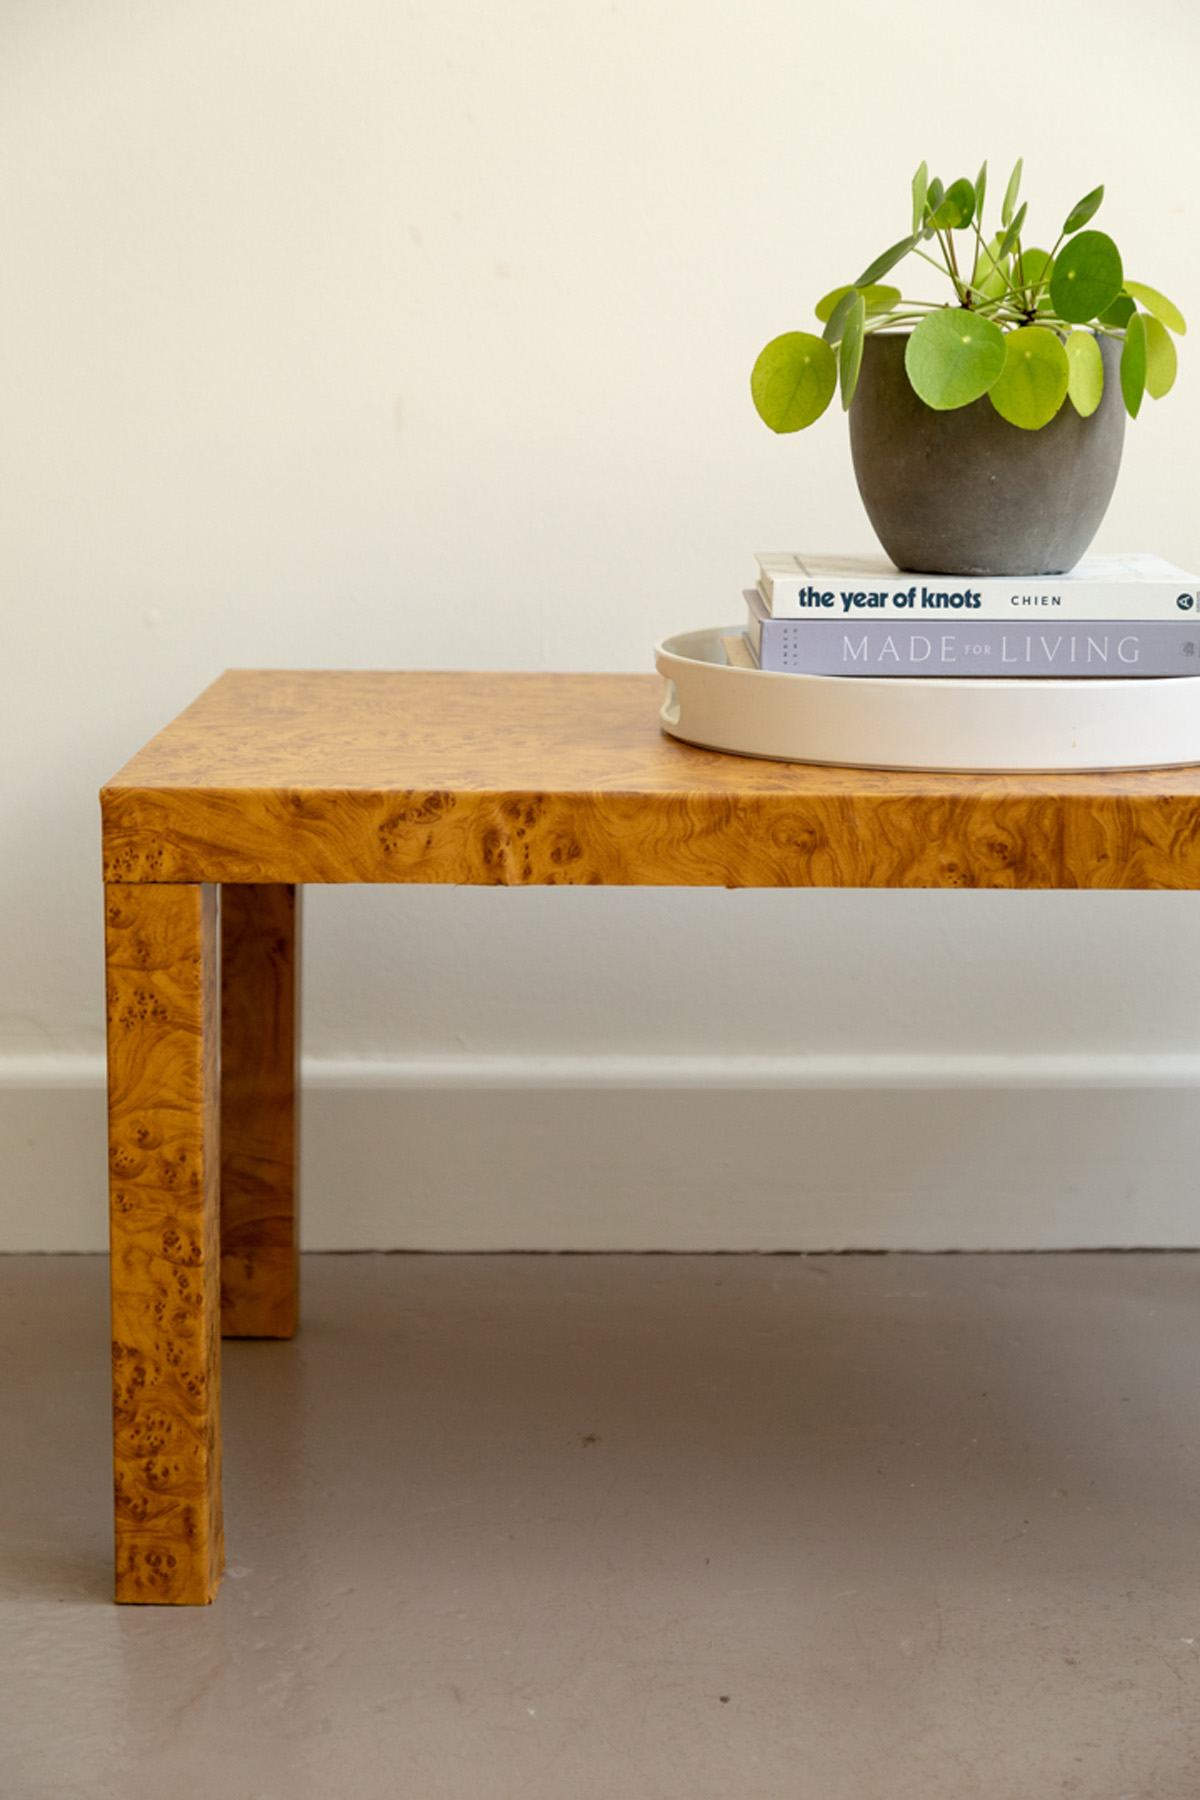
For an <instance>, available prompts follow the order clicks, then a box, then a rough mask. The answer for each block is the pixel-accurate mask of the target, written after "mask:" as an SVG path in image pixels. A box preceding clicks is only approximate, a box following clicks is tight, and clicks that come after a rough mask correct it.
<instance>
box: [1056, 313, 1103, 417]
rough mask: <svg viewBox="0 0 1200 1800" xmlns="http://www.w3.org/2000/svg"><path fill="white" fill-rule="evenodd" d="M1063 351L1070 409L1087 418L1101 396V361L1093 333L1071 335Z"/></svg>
mask: <svg viewBox="0 0 1200 1800" xmlns="http://www.w3.org/2000/svg"><path fill="white" fill-rule="evenodd" d="M1065 349H1066V352H1067V365H1068V368H1069V369H1070V377H1069V379H1068V382H1067V393H1068V394H1069V395H1070V397H1071V405H1072V406H1073V407H1074V408H1075V411H1076V412H1077V413H1078V414H1079V416H1080V417H1081V418H1083V419H1087V418H1090V416H1091V415H1092V413H1094V412H1095V410H1096V408H1097V407H1098V406H1099V404H1100V401H1101V399H1102V397H1103V395H1104V358H1103V357H1102V356H1101V354H1100V345H1099V342H1098V340H1097V338H1096V334H1095V332H1093V331H1073V332H1072V333H1071V335H1070V337H1069V338H1068V339H1067V342H1066V345H1065Z"/></svg>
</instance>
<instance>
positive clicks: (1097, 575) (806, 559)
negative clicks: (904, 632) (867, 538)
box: [756, 551, 1200, 620]
mask: <svg viewBox="0 0 1200 1800" xmlns="http://www.w3.org/2000/svg"><path fill="white" fill-rule="evenodd" d="M756 561H757V563H758V569H759V576H758V592H759V594H760V595H761V597H762V602H763V606H764V608H765V610H766V612H767V614H768V615H769V616H770V617H771V618H774V619H806V620H815V619H829V618H864V617H865V618H872V619H878V618H897V619H912V618H917V617H920V618H926V619H928V618H937V617H946V616H950V617H952V618H972V619H1008V620H1012V619H1019V620H1025V619H1030V620H1037V619H1050V620H1054V619H1079V620H1084V619H1178V618H1180V617H1181V616H1183V617H1186V616H1187V615H1188V614H1194V613H1196V612H1197V611H1200V579H1198V578H1197V577H1196V576H1195V575H1189V574H1188V573H1187V572H1186V571H1185V570H1183V569H1178V568H1176V567H1175V565H1174V564H1173V563H1169V562H1165V561H1164V560H1163V558H1162V557H1161V556H1152V555H1140V554H1139V555H1126V556H1113V555H1098V556H1085V557H1081V558H1080V560H1079V562H1078V563H1076V565H1075V567H1074V568H1073V569H1071V570H1070V571H1069V573H1067V574H1065V575H1035V576H1006V575H984V576H980V575H953V576H950V575H917V574H912V573H909V574H902V573H901V572H900V570H899V569H897V568H895V567H894V566H893V565H892V564H891V563H890V562H888V561H887V559H886V558H885V557H882V556H809V555H804V556H800V555H796V554H793V553H790V552H789V553H783V552H766V551H764V552H762V553H761V554H760V555H759V556H758V557H757V558H756Z"/></svg>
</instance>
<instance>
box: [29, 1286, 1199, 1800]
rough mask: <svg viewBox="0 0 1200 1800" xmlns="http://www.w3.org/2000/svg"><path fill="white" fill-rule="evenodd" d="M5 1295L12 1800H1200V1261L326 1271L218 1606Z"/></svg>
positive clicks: (233, 1540) (273, 1403) (75, 1354)
mask: <svg viewBox="0 0 1200 1800" xmlns="http://www.w3.org/2000/svg"><path fill="white" fill-rule="evenodd" d="M105 1278H106V1270H105V1266H104V1263H103V1261H102V1259H99V1258H90V1257H9V1258H0V1372H2V1380H0V1409H2V1419H3V1439H2V1441H3V1444H4V1447H5V1449H4V1458H3V1464H2V1466H0V1506H2V1532H3V1543H2V1545H0V1599H2V1604H0V1796H2V1800H109V1797H110V1796H111V1797H112V1800H116V1797H117V1796H120V1797H121V1800H142V1797H143V1796H144V1797H145V1800H151V1797H153V1800H176V1797H178V1800H310V1797H311V1800H342V1797H343V1796H345V1800H516V1797H517V1796H520V1797H521V1800H943V1797H944V1800H1047V1797H1049V1796H1059V1795H1073V1796H1079V1797H1081V1800H1197V1796H1198V1795H1200V1482H1198V1480H1197V1475H1198V1473H1200V1384H1198V1382H1197V1372H1198V1368H1200V1257H1197V1256H1192V1255H1153V1254H1147V1255H1141V1254H1137V1255H1112V1256H1105V1255H1094V1254H1089V1255H1076V1256H1040V1257H1039V1256H947V1257H915V1256H895V1255H893V1256H855V1257H794V1256H779V1257H771V1256H767V1257H754V1256H746V1257H692V1256H673V1257H665V1256H628V1257H623V1256H567V1257H543V1256H457V1257H456V1256H342V1257H336V1256H324V1257H310V1258H306V1259H305V1324H304V1327H303V1331H302V1335H301V1336H300V1337H299V1338H297V1340H296V1341H295V1342H294V1343H293V1344H252V1343H233V1344H229V1345H227V1346H226V1354H225V1412H226V1504H227V1515H228V1551H229V1569H228V1572H227V1574H226V1578H225V1582H224V1586H223V1588H222V1591H221V1594H220V1596H219V1598H218V1600H217V1602H216V1604H215V1605H214V1606H212V1607H208V1608H203V1609H197V1610H172V1609H167V1608H117V1607H115V1606H113V1605H112V1604H110V1602H109V1599H108V1594H109V1579H110V1576H109V1559H110V1536H109V1520H108V1485H109V1481H108V1443H107V1371H106V1317H105V1306H106V1296H105Z"/></svg>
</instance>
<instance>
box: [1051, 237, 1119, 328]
mask: <svg viewBox="0 0 1200 1800" xmlns="http://www.w3.org/2000/svg"><path fill="white" fill-rule="evenodd" d="M1123 280H1124V275H1123V272H1122V269H1121V252H1120V251H1119V250H1118V249H1117V246H1116V245H1115V244H1114V243H1113V241H1112V239H1111V238H1110V237H1108V236H1106V234H1105V233H1104V232H1103V231H1081V232H1080V233H1079V235H1078V237H1073V238H1072V239H1071V241H1070V243H1069V244H1067V245H1065V246H1064V248H1063V249H1062V251H1061V252H1060V254H1059V258H1058V261H1057V262H1056V263H1055V265H1054V273H1053V275H1052V276H1051V277H1050V298H1051V300H1053V302H1054V310H1055V312H1056V313H1057V314H1058V316H1059V318H1060V319H1066V321H1067V323H1068V324H1070V325H1086V324H1087V322H1088V320H1089V319H1094V318H1096V317H1097V316H1098V315H1099V314H1100V313H1102V312H1103V311H1104V309H1105V308H1106V307H1108V306H1111V305H1112V303H1113V301H1114V300H1115V299H1116V297H1117V295H1118V294H1119V293H1120V292H1121V283H1122V281H1123Z"/></svg>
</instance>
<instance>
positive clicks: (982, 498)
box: [850, 332, 1125, 575]
mask: <svg viewBox="0 0 1200 1800" xmlns="http://www.w3.org/2000/svg"><path fill="white" fill-rule="evenodd" d="M906 342H907V338H906V337H905V335H904V334H903V333H900V332H880V333H879V334H878V335H875V336H872V337H869V338H868V339H867V341H866V343H865V345H864V346H863V360H862V371H861V373H860V375H859V380H858V387H857V389H856V390H855V394H854V399H853V402H852V403H851V407H850V451H851V455H852V457H853V459H854V473H855V476H856V478H857V480H858V491H859V493H860V494H861V495H862V498H863V505H864V506H865V507H866V509H867V516H868V518H869V519H870V521H871V524H872V525H873V526H874V528H875V532H876V534H877V536H878V538H879V541H880V543H881V544H882V545H883V547H884V549H885V550H886V551H887V553H888V555H889V556H890V557H891V559H892V561H893V562H894V563H895V564H896V566H897V568H900V569H914V570H916V571H917V572H918V573H925V572H927V573H929V574H946V575H1061V574H1063V573H1064V572H1065V571H1066V570H1067V569H1070V568H1073V567H1074V565H1075V564H1076V563H1077V562H1078V560H1079V558H1080V557H1081V556H1082V555H1083V552H1084V551H1085V550H1086V549H1087V547H1088V545H1089V544H1090V543H1091V541H1092V538H1093V537H1094V536H1095V533H1096V529H1097V527H1098V526H1099V524H1100V521H1101V519H1102V518H1103V517H1104V512H1105V509H1106V507H1107V506H1108V503H1109V500H1110V499H1111V498H1112V491H1113V488H1114V486H1115V485H1116V479H1117V470H1118V468H1119V467H1120V463H1121V444H1122V441H1123V439H1124V435H1125V406H1124V402H1123V400H1122V398H1121V389H1120V376H1119V365H1120V352H1121V345H1120V342H1119V340H1115V339H1113V338H1102V339H1101V340H1100V349H1101V352H1102V354H1103V356H1104V398H1103V399H1102V400H1101V402H1100V405H1099V406H1098V407H1097V408H1096V411H1095V412H1094V413H1093V414H1092V415H1091V417H1090V418H1087V419H1081V418H1080V416H1079V414H1078V413H1077V412H1076V411H1075V408H1074V407H1073V406H1072V405H1071V402H1070V401H1069V400H1067V401H1064V403H1063V405H1062V408H1061V410H1060V411H1059V412H1058V413H1057V414H1056V415H1055V417H1054V418H1053V419H1051V421H1050V423H1049V424H1048V425H1044V426H1043V427H1042V429H1041V430H1040V431H1022V430H1021V429H1020V428H1019V426H1016V425H1010V424H1009V423H1008V421H1007V419H1002V418H1001V417H1000V414H999V413H998V412H997V411H996V409H995V407H994V406H993V405H992V403H991V401H990V400H989V399H988V398H987V396H986V395H985V396H984V398H983V399H982V400H975V401H973V402H972V404H971V405H970V406H963V407H959V408H958V409H957V410H956V411H953V412H935V411H934V410H933V408H932V407H929V406H926V404H925V402H924V401H923V400H919V399H918V398H917V396H916V394H914V393H913V390H912V388H911V386H910V385H909V380H908V376H907V375H906V374H905V371H904V346H905V344H906Z"/></svg>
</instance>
